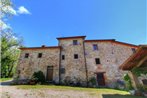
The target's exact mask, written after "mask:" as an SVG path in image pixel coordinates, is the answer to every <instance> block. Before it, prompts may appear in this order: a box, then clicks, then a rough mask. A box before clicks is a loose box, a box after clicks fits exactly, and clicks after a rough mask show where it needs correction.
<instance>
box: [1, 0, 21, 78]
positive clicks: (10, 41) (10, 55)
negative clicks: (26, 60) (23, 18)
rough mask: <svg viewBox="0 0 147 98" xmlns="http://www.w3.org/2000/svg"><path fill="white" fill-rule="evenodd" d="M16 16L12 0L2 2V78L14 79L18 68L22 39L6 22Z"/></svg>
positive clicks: (2, 0)
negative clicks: (10, 17) (16, 67)
mask: <svg viewBox="0 0 147 98" xmlns="http://www.w3.org/2000/svg"><path fill="white" fill-rule="evenodd" d="M14 14H16V12H15V10H14V9H13V7H12V2H11V0H1V1H0V34H1V36H0V39H1V43H0V44H1V51H0V52H1V66H0V68H1V72H0V73H1V77H2V78H3V77H12V75H13V73H14V67H15V66H16V63H17V60H18V56H19V50H18V47H19V46H20V45H21V40H20V38H17V37H16V35H15V34H14V33H13V31H12V28H11V27H9V26H8V25H7V23H6V21H5V20H7V19H8V18H9V16H10V15H14Z"/></svg>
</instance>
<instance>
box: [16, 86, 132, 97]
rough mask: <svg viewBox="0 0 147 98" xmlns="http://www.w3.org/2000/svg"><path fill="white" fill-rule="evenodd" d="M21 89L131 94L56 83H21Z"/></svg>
mask: <svg viewBox="0 0 147 98" xmlns="http://www.w3.org/2000/svg"><path fill="white" fill-rule="evenodd" d="M17 88H19V89H52V90H60V91H63V90H64V91H66V90H67V91H69V90H73V91H86V92H92V94H94V93H108V94H109V93H110V94H123V95H124V94H129V93H128V92H127V91H121V90H115V89H108V88H82V87H70V86H55V85H19V86H17Z"/></svg>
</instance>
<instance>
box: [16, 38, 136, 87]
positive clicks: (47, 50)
mask: <svg viewBox="0 0 147 98" xmlns="http://www.w3.org/2000/svg"><path fill="white" fill-rule="evenodd" d="M85 37H86V36H74V37H61V38H57V39H58V41H59V44H58V46H51V47H47V46H44V45H43V46H42V47H27V48H20V50H21V54H20V58H19V62H18V66H17V73H16V75H17V76H19V79H30V78H31V76H32V74H33V73H34V72H37V71H42V72H43V73H44V75H45V77H46V81H48V82H54V83H60V84H68V85H73V84H79V85H81V86H87V85H88V86H93V87H115V86H116V84H117V82H118V81H123V75H124V74H125V73H126V72H124V71H121V70H119V66H120V65H121V64H122V63H123V62H124V61H125V60H127V59H128V58H129V56H131V55H132V54H133V53H134V52H135V50H136V49H137V48H138V46H136V45H132V44H128V43H123V42H118V41H115V40H114V39H104V40H85Z"/></svg>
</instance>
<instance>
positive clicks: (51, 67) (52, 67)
mask: <svg viewBox="0 0 147 98" xmlns="http://www.w3.org/2000/svg"><path fill="white" fill-rule="evenodd" d="M49 67H50V68H49ZM49 69H52V80H51V81H49V80H48V70H49ZM53 73H54V66H47V71H46V81H48V82H52V81H53Z"/></svg>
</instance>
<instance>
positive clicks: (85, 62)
mask: <svg viewBox="0 0 147 98" xmlns="http://www.w3.org/2000/svg"><path fill="white" fill-rule="evenodd" d="M83 50H84V60H85V71H86V82H87V84H86V86H87V87H88V69H87V62H86V57H85V42H84V41H83Z"/></svg>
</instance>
